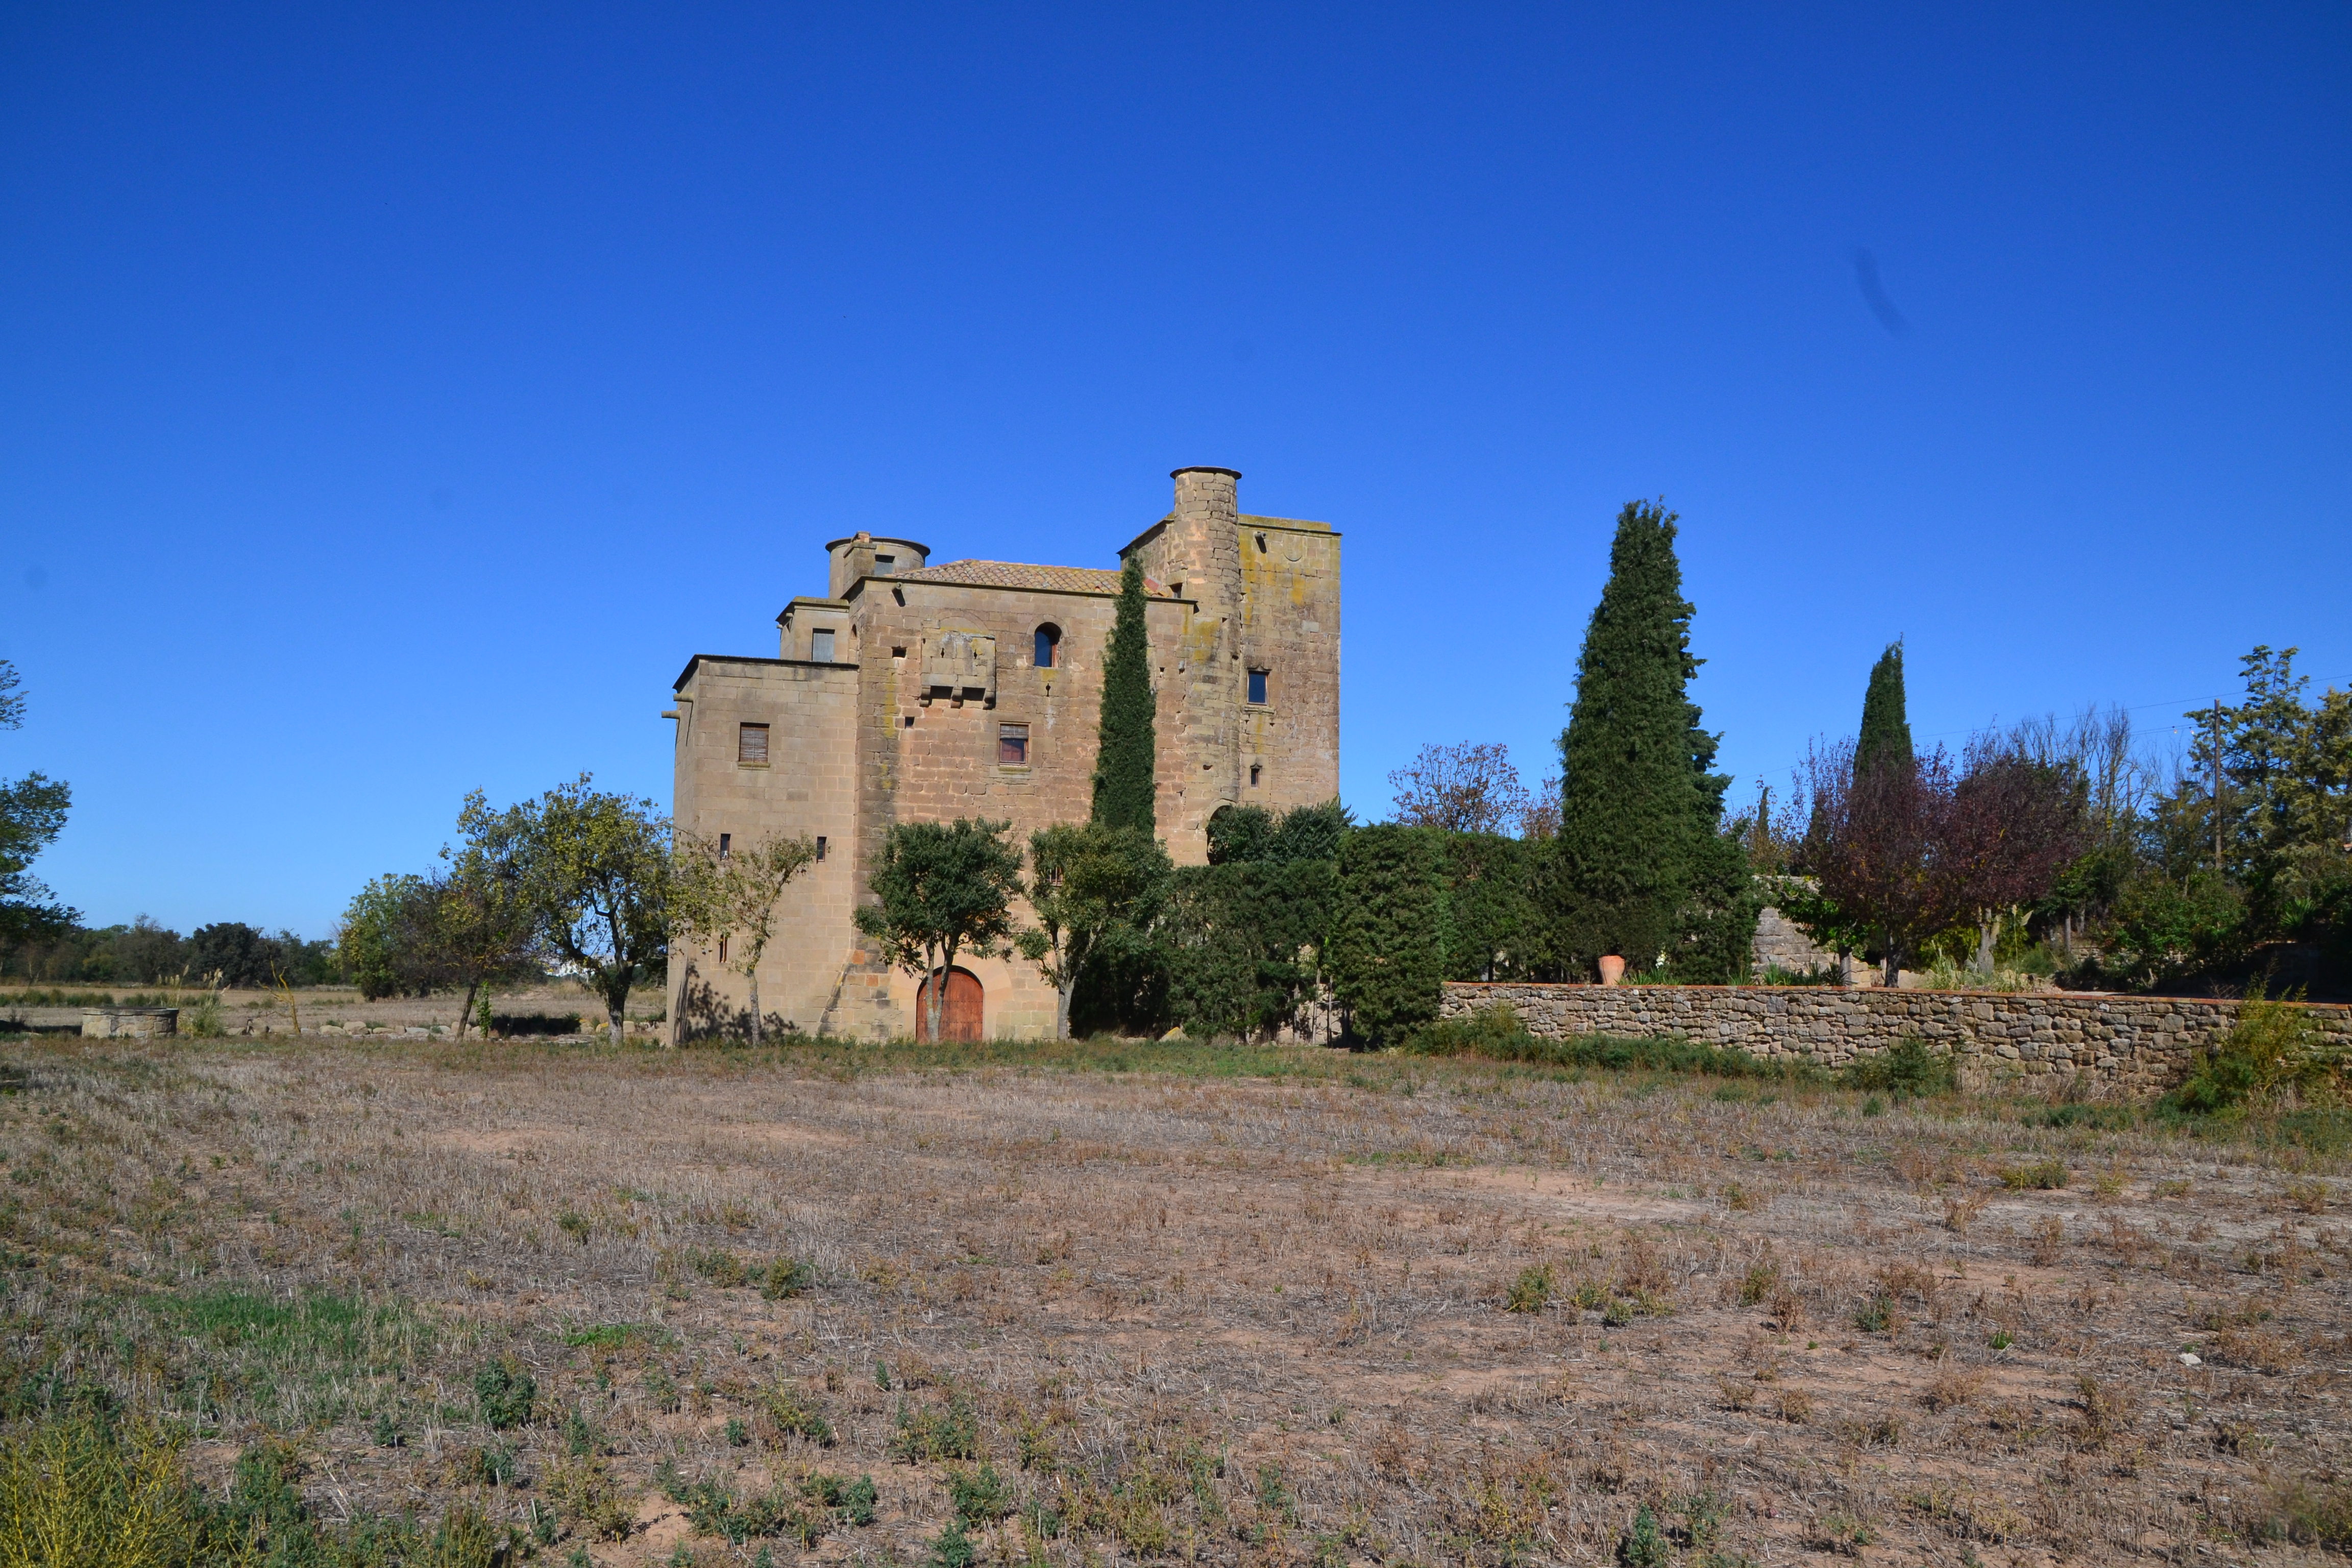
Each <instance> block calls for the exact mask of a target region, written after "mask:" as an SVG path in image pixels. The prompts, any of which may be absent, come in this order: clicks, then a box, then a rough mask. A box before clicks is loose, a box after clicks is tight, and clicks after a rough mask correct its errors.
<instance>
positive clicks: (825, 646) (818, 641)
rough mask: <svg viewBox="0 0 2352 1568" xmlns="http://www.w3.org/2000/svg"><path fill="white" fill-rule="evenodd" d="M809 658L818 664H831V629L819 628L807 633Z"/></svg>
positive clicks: (829, 627)
mask: <svg viewBox="0 0 2352 1568" xmlns="http://www.w3.org/2000/svg"><path fill="white" fill-rule="evenodd" d="M809 657H810V658H813V659H815V660H816V661H817V662H819V663H820V664H831V663H832V662H833V628H832V627H831V626H819V627H818V628H817V629H816V630H814V631H813V632H811V633H809Z"/></svg>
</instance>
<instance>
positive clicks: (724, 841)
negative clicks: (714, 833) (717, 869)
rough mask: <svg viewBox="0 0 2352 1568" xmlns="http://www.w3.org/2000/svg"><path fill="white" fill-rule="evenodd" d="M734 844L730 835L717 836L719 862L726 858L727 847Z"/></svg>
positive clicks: (733, 837) (733, 838)
mask: <svg viewBox="0 0 2352 1568" xmlns="http://www.w3.org/2000/svg"><path fill="white" fill-rule="evenodd" d="M734 842H735V836H734V835H733V834H731V833H722V834H720V835H719V858H720V859H721V860H724V859H726V858H727V847H728V846H729V845H730V844H732V843H734Z"/></svg>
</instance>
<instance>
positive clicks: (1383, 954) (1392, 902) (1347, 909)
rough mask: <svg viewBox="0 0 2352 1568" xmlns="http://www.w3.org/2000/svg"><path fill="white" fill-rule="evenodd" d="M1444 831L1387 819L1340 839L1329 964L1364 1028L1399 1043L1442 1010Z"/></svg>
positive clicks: (1338, 991) (1377, 1039) (1374, 1037)
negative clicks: (1437, 831)
mask: <svg viewBox="0 0 2352 1568" xmlns="http://www.w3.org/2000/svg"><path fill="white" fill-rule="evenodd" d="M1440 844H1441V840H1440V839H1439V837H1438V836H1437V835H1436V834H1434V833H1433V832H1431V831H1430V830H1429V829H1427V828H1422V827H1406V826H1402V825H1399V824H1394V823H1381V824H1379V825H1376V826H1370V827H1360V828H1357V829H1356V830H1355V831H1354V832H1352V833H1350V834H1349V835H1348V837H1346V838H1345V839H1343V840H1342V841H1341V842H1340V845H1339V888H1338V896H1337V900H1336V907H1335V908H1334V910H1333V911H1332V916H1331V934H1330V941H1329V951H1328V953H1327V954H1326V956H1325V960H1324V964H1325V968H1326V970H1327V971H1328V973H1329V974H1330V977H1331V989H1332V992H1333V994H1334V995H1335V996H1336V997H1337V999H1338V1000H1339V1005H1341V1006H1343V1007H1345V1008H1346V1009H1348V1012H1349V1021H1350V1024H1351V1025H1352V1026H1353V1028H1354V1029H1355V1031H1356V1032H1357V1033H1358V1034H1360V1035H1362V1036H1363V1037H1365V1038H1367V1039H1370V1041H1372V1042H1373V1043H1374V1044H1376V1045H1384V1046H1385V1045H1395V1044H1398V1043H1400V1042H1402V1040H1403V1039H1404V1037H1406V1036H1407V1035H1409V1034H1411V1033H1412V1031H1413V1030H1414V1029H1416V1028H1418V1027H1420V1026H1422V1025H1424V1024H1427V1023H1430V1022H1431V1021H1433V1019H1435V1018H1436V1016H1437V1004H1438V997H1439V993H1440V989H1441V984H1442V982H1443V981H1444V977H1445V951H1446V947H1447V945H1448V942H1447V936H1448V931H1447V911H1446V900H1445V869H1444V858H1443V855H1442V852H1441V848H1440Z"/></svg>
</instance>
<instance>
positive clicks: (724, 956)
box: [719, 936, 727, 963]
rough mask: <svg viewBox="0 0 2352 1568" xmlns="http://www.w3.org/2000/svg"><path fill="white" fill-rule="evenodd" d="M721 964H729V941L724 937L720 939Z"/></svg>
mask: <svg viewBox="0 0 2352 1568" xmlns="http://www.w3.org/2000/svg"><path fill="white" fill-rule="evenodd" d="M726 962H727V939H726V938H725V937H723V936H722V937H720V938H719V963H726Z"/></svg>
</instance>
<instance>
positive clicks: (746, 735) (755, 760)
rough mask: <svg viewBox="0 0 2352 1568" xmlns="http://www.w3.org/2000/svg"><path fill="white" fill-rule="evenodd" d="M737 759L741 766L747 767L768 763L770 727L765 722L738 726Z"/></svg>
mask: <svg viewBox="0 0 2352 1568" xmlns="http://www.w3.org/2000/svg"><path fill="white" fill-rule="evenodd" d="M735 761H736V763H737V764H738V765H739V766H741V767H747V768H764V767H766V766H767V765H768V727H767V726H766V725H765V724H740V725H738V726H736V730H735Z"/></svg>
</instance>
